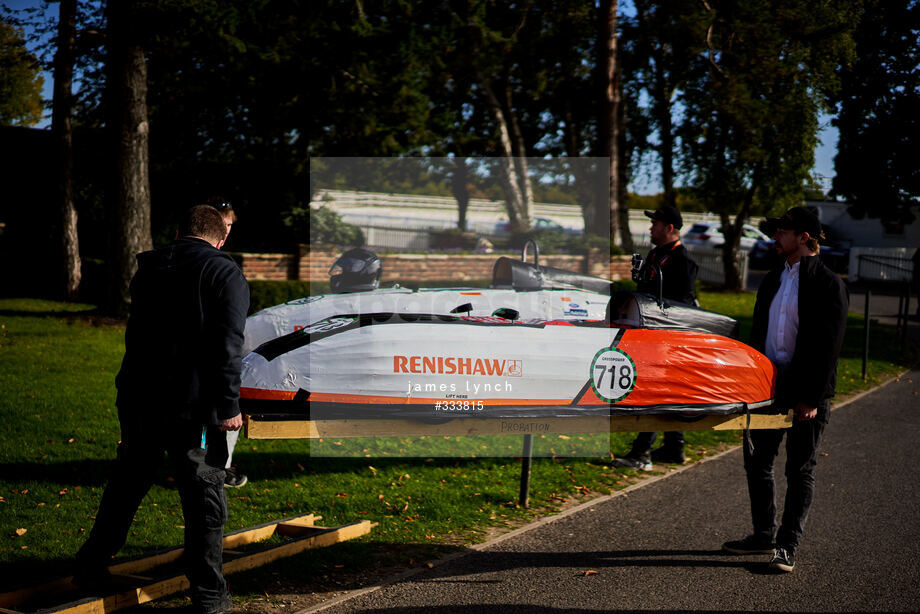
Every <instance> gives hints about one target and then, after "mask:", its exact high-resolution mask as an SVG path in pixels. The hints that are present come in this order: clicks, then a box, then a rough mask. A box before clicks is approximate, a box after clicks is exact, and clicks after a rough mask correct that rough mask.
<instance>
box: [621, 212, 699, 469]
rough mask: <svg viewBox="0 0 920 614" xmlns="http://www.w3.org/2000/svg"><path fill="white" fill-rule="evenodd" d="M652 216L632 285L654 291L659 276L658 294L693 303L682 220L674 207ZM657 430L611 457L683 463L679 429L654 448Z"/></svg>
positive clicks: (692, 267) (646, 463)
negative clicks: (644, 252) (648, 248)
mask: <svg viewBox="0 0 920 614" xmlns="http://www.w3.org/2000/svg"><path fill="white" fill-rule="evenodd" d="M645 215H647V216H648V217H649V218H651V220H652V227H651V228H650V229H649V234H650V235H651V239H652V244H653V245H655V248H654V249H652V251H650V252H649V253H648V257H647V258H646V259H645V262H644V263H643V264H642V269H641V270H640V271H639V281H638V282H637V284H636V289H637V290H638V291H639V292H647V293H649V294H654V295H656V296H657V295H658V284H659V278H660V282H661V287H662V293H661V294H662V297H663V298H666V299H668V300H671V301H680V302H681V303H687V304H689V305H693V304H694V303H695V302H696V293H695V286H696V274H697V271H698V270H699V266H698V265H697V264H696V262H695V261H694V260H693V258H692V257H691V256H690V253H689V252H688V251H687V248H686V247H684V246H683V245H682V244H681V242H680V228H681V227H682V226H683V225H684V220H683V218H682V217H681V215H680V211H678V210H677V209H676V208H674V207H670V206H664V207H660V208H659V209H657V210H655V211H646V212H645ZM656 435H657V433H639V435H638V436H637V437H636V439H635V440H634V441H633V444H632V450H630V451H629V453H628V454H627V455H626V456H624V457H622V458H618V459H616V461H615V464H616V465H617V466H620V467H629V468H632V469H641V470H643V471H651V469H652V461H655V462H659V463H678V464H680V463H683V462H684V461H685V460H686V457H685V456H684V434H683V433H682V432H680V431H668V432H666V433H665V434H664V444H662V446H661V447H660V448H658V449H656V450H655V451H654V452H653V451H652V444H653V443H655V438H656Z"/></svg>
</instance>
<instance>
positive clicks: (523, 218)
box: [477, 73, 533, 233]
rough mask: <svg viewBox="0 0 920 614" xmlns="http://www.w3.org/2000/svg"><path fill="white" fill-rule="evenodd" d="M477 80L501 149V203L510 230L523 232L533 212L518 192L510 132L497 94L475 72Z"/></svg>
mask: <svg viewBox="0 0 920 614" xmlns="http://www.w3.org/2000/svg"><path fill="white" fill-rule="evenodd" d="M477 80H478V81H479V86H480V88H481V89H482V92H483V95H484V96H485V99H486V102H487V104H488V107H489V112H490V113H491V114H492V119H493V121H494V122H495V127H496V129H497V130H498V138H499V144H500V145H501V149H502V155H501V156H499V158H498V182H499V185H501V188H502V192H504V194H505V205H506V207H507V209H508V221H509V222H510V223H511V232H515V233H520V232H527V231H529V230H531V228H532V227H533V216H532V215H528V213H527V209H526V206H525V202H524V194H523V193H522V192H521V186H520V184H519V183H518V178H517V175H518V172H519V166H518V164H517V163H516V160H515V155H514V147H513V145H512V143H511V133H510V130H509V125H508V121H507V120H506V119H505V111H504V110H503V109H502V105H501V103H500V102H499V100H498V97H497V96H496V95H495V92H493V91H492V87H491V85H489V81H488V80H487V79H486V78H485V76H484V75H483V74H482V73H479V74H478V75H477ZM525 164H526V163H525ZM525 169H526V166H525ZM531 206H532V205H531Z"/></svg>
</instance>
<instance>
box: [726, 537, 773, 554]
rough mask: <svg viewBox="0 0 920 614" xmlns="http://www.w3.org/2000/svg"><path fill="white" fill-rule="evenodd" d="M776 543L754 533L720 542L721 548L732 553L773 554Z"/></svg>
mask: <svg viewBox="0 0 920 614" xmlns="http://www.w3.org/2000/svg"><path fill="white" fill-rule="evenodd" d="M775 548H776V544H774V543H773V541H772V540H767V539H764V538H762V537H757V536H756V535H748V536H747V537H745V538H744V539H738V540H735V541H731V542H725V543H724V544H722V550H724V551H725V552H731V553H732V554H773V550H774V549H775Z"/></svg>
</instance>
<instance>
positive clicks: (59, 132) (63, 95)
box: [51, 0, 81, 301]
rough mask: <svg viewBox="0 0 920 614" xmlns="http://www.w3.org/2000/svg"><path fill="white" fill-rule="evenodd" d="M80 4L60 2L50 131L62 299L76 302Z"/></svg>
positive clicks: (71, 0) (78, 266)
mask: <svg viewBox="0 0 920 614" xmlns="http://www.w3.org/2000/svg"><path fill="white" fill-rule="evenodd" d="M76 19H77V1H76V0H61V1H60V19H59V23H58V40H57V51H56V52H55V54H54V103H53V106H54V109H53V111H52V117H51V131H52V133H53V134H54V141H55V148H56V151H57V165H56V166H57V168H56V169H55V170H56V171H57V199H58V211H60V222H61V243H60V247H61V256H62V260H61V261H62V262H63V265H64V270H63V279H62V283H63V285H62V291H63V292H62V293H63V296H64V297H65V298H66V299H67V300H70V301H73V300H76V299H77V296H78V293H79V290H80V281H81V270H80V267H81V265H80V240H79V237H78V235H77V210H76V208H75V206H74V201H73V125H72V123H71V113H72V108H73V93H72V84H73V64H74V43H75V39H76Z"/></svg>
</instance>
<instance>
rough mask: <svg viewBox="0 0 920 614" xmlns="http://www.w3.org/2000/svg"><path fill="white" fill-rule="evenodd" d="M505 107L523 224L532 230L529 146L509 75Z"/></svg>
mask: <svg viewBox="0 0 920 614" xmlns="http://www.w3.org/2000/svg"><path fill="white" fill-rule="evenodd" d="M505 109H506V114H507V117H508V119H509V122H508V123H509V127H510V129H511V146H512V153H513V154H514V168H515V171H516V172H515V176H516V177H517V181H518V186H520V190H521V211H522V215H521V217H522V218H523V220H522V222H523V223H522V226H524V230H530V229H531V228H533V186H532V185H531V183H530V169H529V168H528V164H527V146H526V145H525V143H524V135H523V134H522V133H521V125H520V124H519V123H518V120H517V114H516V113H515V112H514V106H513V105H512V104H511V79H510V78H508V76H507V75H506V77H505Z"/></svg>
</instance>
